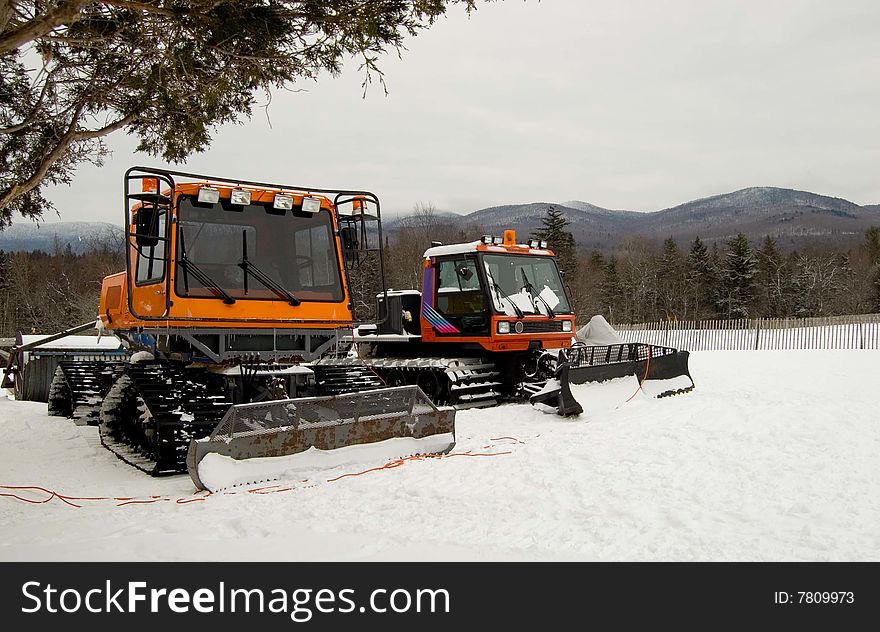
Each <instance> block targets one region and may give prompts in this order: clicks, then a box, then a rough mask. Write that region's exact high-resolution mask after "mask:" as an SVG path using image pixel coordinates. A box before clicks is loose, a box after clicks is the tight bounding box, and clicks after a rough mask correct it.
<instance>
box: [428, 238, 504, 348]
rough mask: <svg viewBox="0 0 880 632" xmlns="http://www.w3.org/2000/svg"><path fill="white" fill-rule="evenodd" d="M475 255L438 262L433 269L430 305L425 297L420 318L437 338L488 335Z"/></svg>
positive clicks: (485, 309) (484, 302) (483, 297)
mask: <svg viewBox="0 0 880 632" xmlns="http://www.w3.org/2000/svg"><path fill="white" fill-rule="evenodd" d="M478 270H479V268H478V266H477V259H476V256H475V255H456V256H454V257H448V258H443V259H439V260H438V261H437V263H436V265H435V266H434V270H427V269H426V273H430V272H434V281H435V283H434V288H433V291H432V292H431V296H430V299H431V304H428V296H427V295H426V296H425V299H426V300H425V308H426V309H423V310H422V311H423V314H422V315H423V317H424V319H425V320H426V321H427V324H428V326H430V327H431V328H432V329H433V331H434V332H435V333H436V335H437V337H438V338H442V337H450V338H461V337H467V338H471V337H480V338H485V337H488V336H489V331H490V324H491V317H490V312H489V305H488V302H487V301H486V292H485V288H484V287H483V283H482V280H481V277H480V274H479V272H478Z"/></svg>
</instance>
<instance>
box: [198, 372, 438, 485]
mask: <svg viewBox="0 0 880 632" xmlns="http://www.w3.org/2000/svg"><path fill="white" fill-rule="evenodd" d="M454 445H455V409H453V408H448V407H438V406H435V405H434V404H433V403H431V401H430V400H429V399H428V397H427V396H426V395H425V394H424V392H422V390H421V389H420V388H419V387H418V386H401V387H395V388H383V389H376V390H370V391H360V392H355V393H346V394H342V395H330V396H325V397H301V398H297V399H281V400H272V401H267V402H258V403H252V404H238V405H235V406H232V407H231V408H230V409H229V410H228V411H227V412H226V414H225V415H224V416H223V419H222V420H221V421H220V423H219V424H217V427H216V428H215V429H214V431H213V432H212V433H211V434H210V436H208V437H205V438H203V439H197V440H193V441H191V442H190V445H189V451H188V453H187V459H186V461H187V470H188V471H189V474H190V477H191V478H192V480H193V483H195V485H196V487H198V488H199V489H207V490H210V491H215V490H217V489H223V488H226V487H232V486H235V485H243V484H248V483H256V482H261V481H267V480H275V479H278V478H282V477H283V476H284V474H285V472H286V471H288V470H294V469H296V468H297V467H301V466H302V464H303V463H304V462H306V461H308V462H310V463H314V462H315V461H316V459H315V458H314V457H315V455H314V454H313V455H312V457H311V458H309V459H305V460H304V459H303V457H305V456H306V455H302V456H301V457H300V459H299V461H298V462H296V463H294V462H293V461H292V460H291V458H290V457H293V456H294V455H301V453H304V452H306V451H310V449H312V448H314V450H313V451H312V452H318V453H319V454H320V455H323V456H326V451H333V450H336V451H339V450H340V449H341V448H348V449H349V453H351V452H353V451H357V452H359V453H360V454H359V457H360V458H368V459H369V458H374V459H386V460H388V459H391V458H400V457H404V456H410V455H415V454H435V453H445V452H448V451H449V450H451V449H452V448H453V446H454ZM338 454H339V452H337V455H338ZM343 458H354V455H353V454H347V455H346V456H345V457H343ZM318 460H320V459H318ZM323 460H324V461H328V460H329V459H323Z"/></svg>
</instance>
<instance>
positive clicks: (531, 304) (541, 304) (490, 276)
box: [483, 254, 571, 316]
mask: <svg viewBox="0 0 880 632" xmlns="http://www.w3.org/2000/svg"><path fill="white" fill-rule="evenodd" d="M483 266H484V267H485V269H486V278H487V280H488V282H489V295H490V296H491V297H492V306H493V307H494V308H495V310H496V311H498V312H502V313H504V314H507V315H508V316H516V315H517V313H516V312H517V309H519V310H521V311H522V313H524V314H545V315H550V314H560V313H562V314H568V313H571V307H570V306H569V304H568V299H567V298H566V296H565V290H564V289H563V287H562V279H561V278H560V277H559V271H558V270H557V269H556V263H555V262H554V261H553V259H552V258H551V257H543V256H534V255H533V256H529V255H489V254H487V255H483ZM548 307H549V309H548Z"/></svg>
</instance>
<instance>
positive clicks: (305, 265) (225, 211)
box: [174, 197, 343, 302]
mask: <svg viewBox="0 0 880 632" xmlns="http://www.w3.org/2000/svg"><path fill="white" fill-rule="evenodd" d="M245 242H246V244H247V246H246V249H247V262H248V264H249V266H250V268H251V272H250V273H247V272H246V271H245V269H244V268H243V267H242V266H241V265H240V264H241V263H242V260H243V254H244V251H245ZM184 255H185V258H184ZM176 262H177V269H176V274H175V280H174V289H175V292H176V293H177V295H178V296H188V297H211V298H217V296H218V293H217V291H215V290H212V289H211V287H210V285H211V283H208V281H209V280H210V281H212V282H213V284H215V285H216V286H217V288H219V289H222V290H223V291H224V292H227V293H228V294H229V295H230V296H231V297H232V298H235V299H247V298H254V299H279V300H284V299H283V298H282V297H280V296H279V292H278V291H273V290H272V289H271V288H270V287H267V286H266V284H265V283H262V282H260V281H259V280H257V278H255V277H256V275H255V273H254V271H255V270H256V271H258V272H260V273H264V274H265V276H266V277H267V278H268V279H269V280H271V281H272V282H274V283H275V284H277V285H278V286H279V287H280V288H283V290H285V291H287V292H289V293H291V294H292V295H295V296H296V297H297V299H299V300H303V301H330V302H338V301H341V300H342V299H343V293H342V285H341V283H340V276H339V266H338V263H337V255H336V244H335V240H334V238H333V228H332V222H331V217H330V212H329V211H327V210H323V209H322V210H321V211H319V212H318V213H314V214H310V213H309V214H305V213H303V214H299V213H293V212H291V211H287V212H284V211H277V210H275V209H273V208H272V205H271V203H269V204H248V205H246V206H239V205H232V204H230V203H229V201H228V200H221V201H220V202H219V203H218V204H201V203H199V202H197V201H195V200H194V199H193V198H191V197H185V198H182V199H181V201H180V204H179V207H178V235H177V257H176ZM245 267H247V266H245ZM246 279H247V280H246ZM245 288H247V292H246V293H245Z"/></svg>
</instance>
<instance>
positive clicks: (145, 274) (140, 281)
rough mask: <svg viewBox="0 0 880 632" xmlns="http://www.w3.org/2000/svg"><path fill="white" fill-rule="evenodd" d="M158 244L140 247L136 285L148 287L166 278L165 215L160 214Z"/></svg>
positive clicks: (136, 268)
mask: <svg viewBox="0 0 880 632" xmlns="http://www.w3.org/2000/svg"><path fill="white" fill-rule="evenodd" d="M159 235H160V237H161V238H160V239H159V240H158V243H156V244H155V245H153V246H141V247H138V255H137V263H136V267H135V283H136V284H137V285H148V284H150V283H158V282H159V281H161V280H162V279H164V278H165V213H164V212H161V213H159Z"/></svg>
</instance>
